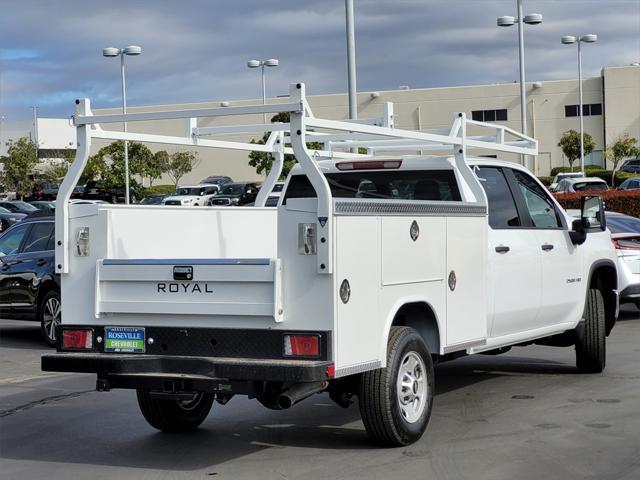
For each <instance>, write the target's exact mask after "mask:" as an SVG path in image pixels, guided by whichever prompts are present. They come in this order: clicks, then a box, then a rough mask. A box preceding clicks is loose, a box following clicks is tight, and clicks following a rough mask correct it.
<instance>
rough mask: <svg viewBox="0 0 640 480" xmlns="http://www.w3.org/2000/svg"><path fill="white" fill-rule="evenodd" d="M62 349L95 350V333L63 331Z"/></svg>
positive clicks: (88, 331)
mask: <svg viewBox="0 0 640 480" xmlns="http://www.w3.org/2000/svg"><path fill="white" fill-rule="evenodd" d="M62 348H63V349H70V350H91V349H92V348H93V331H91V330H63V331H62Z"/></svg>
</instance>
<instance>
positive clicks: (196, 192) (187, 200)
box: [162, 184, 220, 207]
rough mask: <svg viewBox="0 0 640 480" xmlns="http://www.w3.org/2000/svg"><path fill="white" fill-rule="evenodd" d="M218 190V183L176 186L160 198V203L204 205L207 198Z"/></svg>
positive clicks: (211, 196) (207, 200)
mask: <svg viewBox="0 0 640 480" xmlns="http://www.w3.org/2000/svg"><path fill="white" fill-rule="evenodd" d="M219 191H220V187H219V186H218V185H213V184H201V185H191V186H189V185H186V186H183V187H178V189H177V190H176V191H175V193H173V194H172V195H170V196H168V197H166V198H164V199H163V200H162V205H182V206H191V207H195V206H204V205H207V204H208V202H209V199H211V198H213V197H215V196H216V195H217V194H218V192H219Z"/></svg>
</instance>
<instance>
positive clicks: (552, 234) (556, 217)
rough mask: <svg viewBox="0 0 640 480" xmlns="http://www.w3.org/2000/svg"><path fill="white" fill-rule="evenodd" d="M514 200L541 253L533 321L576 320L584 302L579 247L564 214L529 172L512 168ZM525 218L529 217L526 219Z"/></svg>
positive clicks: (539, 322) (554, 323)
mask: <svg viewBox="0 0 640 480" xmlns="http://www.w3.org/2000/svg"><path fill="white" fill-rule="evenodd" d="M512 172H513V178H514V180H515V182H516V185H517V193H516V201H517V202H522V206H521V209H522V210H524V217H525V219H524V222H525V223H527V224H529V226H530V228H531V229H532V230H533V231H531V234H532V238H535V241H536V243H537V247H538V248H539V249H540V253H541V255H542V259H541V260H542V262H541V263H542V297H541V302H540V312H539V315H538V320H537V321H536V323H537V324H538V326H539V327H548V326H552V325H557V324H560V323H564V322H576V321H578V320H579V318H580V314H581V313H582V308H583V304H584V285H582V282H584V281H586V279H583V278H581V265H582V250H581V249H580V248H579V247H578V246H577V245H574V244H573V243H572V242H571V238H569V229H568V227H567V225H566V221H565V219H564V216H563V215H562V214H561V213H560V211H559V210H558V208H557V206H556V205H555V203H554V202H553V200H552V199H551V197H550V195H549V194H548V193H547V191H546V190H545V189H544V188H543V187H542V186H540V184H539V183H538V182H537V181H536V180H535V179H534V178H533V177H532V176H531V175H529V174H528V173H526V172H523V171H521V170H517V169H513V170H512ZM526 217H528V218H526Z"/></svg>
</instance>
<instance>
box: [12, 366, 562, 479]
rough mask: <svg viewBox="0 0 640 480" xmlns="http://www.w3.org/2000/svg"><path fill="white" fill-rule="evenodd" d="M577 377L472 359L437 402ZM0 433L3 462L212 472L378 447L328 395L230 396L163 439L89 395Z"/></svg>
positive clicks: (41, 410)
mask: <svg viewBox="0 0 640 480" xmlns="http://www.w3.org/2000/svg"><path fill="white" fill-rule="evenodd" d="M574 372H575V367H573V366H572V365H563V364H558V363H554V362H546V361H541V360H538V359H534V358H523V357H500V358H494V357H484V358H483V357H478V356H476V357H470V358H467V359H459V360H456V361H454V362H450V363H449V364H443V365H441V366H438V367H437V369H436V383H437V389H436V396H440V395H444V394H447V393H449V392H452V391H455V390H462V391H464V389H469V390H473V385H474V384H477V383H480V382H486V381H490V380H494V379H499V378H501V377H504V380H505V381H507V382H508V381H509V379H508V377H509V376H510V375H512V374H527V373H528V374H557V373H574ZM436 401H437V400H436ZM1 428H2V431H3V435H2V436H1V437H0V457H3V458H9V459H20V460H31V461H38V462H43V461H44V462H56V463H82V464H90V465H103V466H110V467H132V468H149V469H163V470H169V471H193V470H201V469H209V470H211V474H214V473H216V466H217V465H220V464H222V463H224V462H227V461H230V460H233V459H238V458H242V457H245V456H248V455H252V454H256V453H259V452H261V451H263V450H265V449H271V451H270V453H269V455H270V456H275V458H278V457H280V456H281V457H282V458H283V461H284V460H286V458H287V456H288V455H290V451H289V449H288V447H295V448H305V449H315V450H319V452H318V455H330V452H331V451H335V450H351V451H362V450H376V449H378V448H379V447H377V446H375V445H373V444H372V443H371V442H370V441H369V440H368V438H367V436H366V433H365V431H364V427H363V425H362V422H361V420H360V413H359V409H358V406H357V403H356V404H353V405H351V407H350V408H348V409H343V408H340V407H338V406H337V405H335V404H334V403H333V402H332V401H331V400H330V399H329V397H328V395H326V394H322V395H316V396H314V397H312V398H310V399H307V400H305V401H304V402H302V403H300V404H299V405H296V406H294V407H293V408H292V409H290V410H286V411H270V410H266V409H264V408H262V407H261V406H260V405H259V404H258V403H257V402H255V401H253V400H247V399H246V398H234V399H232V400H231V402H230V403H229V404H228V405H227V406H224V407H222V406H219V405H217V404H214V408H213V410H212V413H211V414H210V416H209V418H208V419H207V420H206V421H205V423H204V424H203V426H202V428H200V429H198V430H197V431H195V432H192V433H187V434H165V433H159V432H156V431H155V430H153V429H152V428H151V427H149V426H148V425H147V424H146V422H145V421H144V419H143V418H142V416H141V415H140V413H139V410H138V406H137V404H136V401H135V395H134V394H133V392H130V391H114V392H111V393H109V394H99V393H94V392H91V393H88V394H85V395H82V396H79V397H75V398H68V399H65V400H61V401H55V402H51V403H43V404H41V405H38V406H36V407H34V408H30V409H28V410H24V411H20V412H17V413H15V414H12V415H10V416H7V417H5V418H2V427H1ZM52 446H53V447H54V448H52ZM257 458H260V457H257ZM270 458H273V457H270Z"/></svg>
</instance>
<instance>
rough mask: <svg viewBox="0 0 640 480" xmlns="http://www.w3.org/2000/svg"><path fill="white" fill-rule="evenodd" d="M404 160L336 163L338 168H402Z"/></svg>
mask: <svg viewBox="0 0 640 480" xmlns="http://www.w3.org/2000/svg"><path fill="white" fill-rule="evenodd" d="M401 165H402V160H373V161H371V160H365V161H357V162H339V163H336V168H337V169H338V170H384V169H388V168H391V169H393V168H400V166H401Z"/></svg>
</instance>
